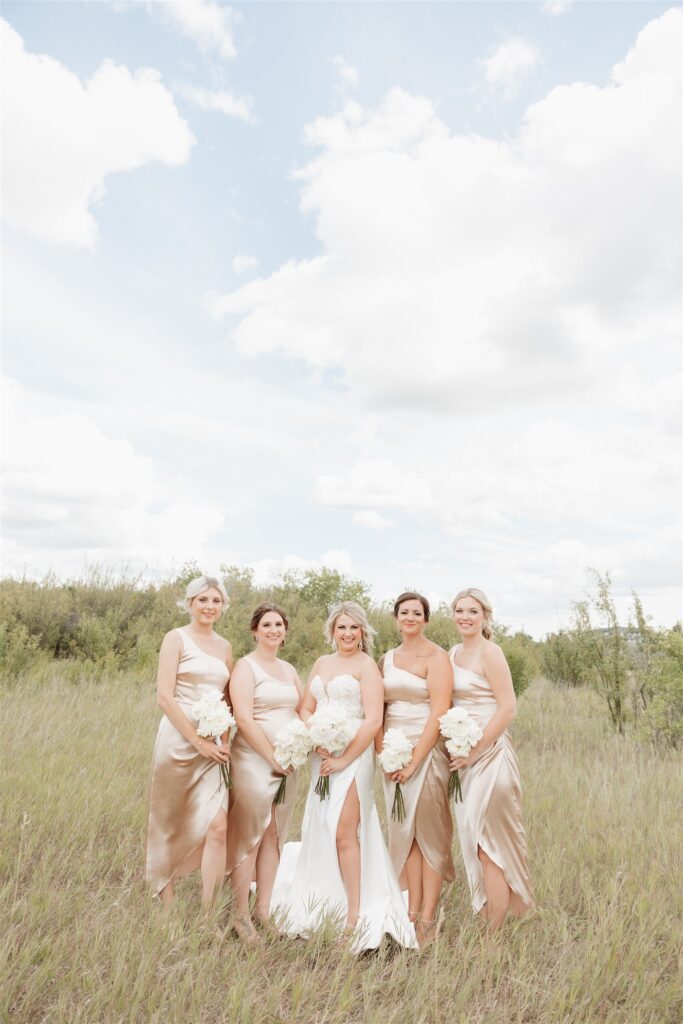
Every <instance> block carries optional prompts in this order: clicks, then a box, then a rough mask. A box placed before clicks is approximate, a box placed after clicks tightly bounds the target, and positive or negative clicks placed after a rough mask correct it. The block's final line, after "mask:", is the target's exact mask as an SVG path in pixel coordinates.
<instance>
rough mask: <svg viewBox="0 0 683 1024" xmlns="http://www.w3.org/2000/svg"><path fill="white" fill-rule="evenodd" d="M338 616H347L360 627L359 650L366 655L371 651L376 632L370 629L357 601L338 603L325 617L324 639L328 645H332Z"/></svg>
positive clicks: (363, 611) (363, 610)
mask: <svg viewBox="0 0 683 1024" xmlns="http://www.w3.org/2000/svg"><path fill="white" fill-rule="evenodd" d="M340 615H348V616H349V618H351V619H353V621H354V622H355V623H357V624H358V625H359V626H360V632H361V645H360V649H361V650H362V651H364V652H365V654H368V653H369V652H370V651H371V650H372V638H373V637H374V635H375V633H376V630H374V629H373V628H372V626H371V625H370V623H369V622H368V616H367V614H366V612H365V609H364V608H362V607H361V606H360V605H359V604H358V602H357V601H340V603H339V604H336V605H335V606H334V608H333V609H332V611H331V612H330V614H329V615H328V617H327V622H326V623H325V639H326V640H327V642H328V644H332V645H333V646H334V647H335V650H336V646H335V644H334V639H333V638H334V627H335V626H336V624H337V619H338V618H339V616H340Z"/></svg>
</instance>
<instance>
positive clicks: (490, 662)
mask: <svg viewBox="0 0 683 1024" xmlns="http://www.w3.org/2000/svg"><path fill="white" fill-rule="evenodd" d="M481 660H482V664H483V665H484V668H486V667H487V666H490V667H491V668H495V667H500V666H501V665H507V659H506V657H505V655H504V654H503V648H502V647H500V646H499V644H495V643H494V642H493V640H484V643H483V646H482V648H481Z"/></svg>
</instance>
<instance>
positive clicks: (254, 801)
mask: <svg viewBox="0 0 683 1024" xmlns="http://www.w3.org/2000/svg"><path fill="white" fill-rule="evenodd" d="M244 660H245V661H246V662H248V664H249V667H250V668H251V670H252V672H253V673H254V681H255V686H254V710H253V717H254V721H255V722H258V724H259V725H260V726H261V728H262V729H263V731H264V733H265V734H266V736H267V737H268V739H269V740H270V742H271V743H273V744H274V743H275V736H276V734H277V733H278V732H279V731H280V729H282V727H283V726H284V725H287V724H288V722H291V721H292V720H293V719H295V718H298V715H297V713H296V706H297V704H298V703H299V691H298V690H297V688H296V686H295V685H294V683H292V682H283V681H282V680H281V679H273V678H272V677H271V676H269V675H268V673H267V672H266V670H265V669H264V668H262V667H261V665H259V663H258V662H257V661H256V659H255V658H251V657H246V658H245V659H244ZM230 766H231V774H232V789H231V790H230V828H229V830H228V857H227V874H230V873H231V872H232V871H234V870H235V868H236V867H237V865H238V864H239V863H240V862H241V861H243V860H244V858H245V857H246V856H247V854H248V853H249V852H250V851H251V850H253V848H254V847H255V846H256V844H257V843H259V842H260V841H261V839H262V838H263V834H264V832H265V831H266V829H267V828H268V826H269V824H270V819H271V815H272V812H273V800H274V799H275V793H276V792H277V788H278V786H279V785H280V783H281V782H282V779H283V776H282V775H279V774H278V773H276V772H275V771H274V770H273V768H272V767H271V766H270V764H269V763H268V761H266V759H265V758H264V757H262V756H261V754H259V753H258V752H257V751H255V750H254V749H253V747H251V746H250V745H249V743H248V741H247V739H246V737H244V736H243V735H242V734H241V733H240V732H239V731H238V733H237V735H236V736H235V739H234V741H233V744H232V748H231V754H230ZM296 785H297V783H296V773H294V774H292V775H288V776H287V786H286V789H285V800H284V803H281V804H278V805H277V807H276V808H275V827H276V830H277V839H278V847H279V848H280V851H281V850H282V846H283V845H284V842H285V839H286V837H287V829H288V828H289V822H290V819H291V817H292V811H293V810H294V804H295V801H296Z"/></svg>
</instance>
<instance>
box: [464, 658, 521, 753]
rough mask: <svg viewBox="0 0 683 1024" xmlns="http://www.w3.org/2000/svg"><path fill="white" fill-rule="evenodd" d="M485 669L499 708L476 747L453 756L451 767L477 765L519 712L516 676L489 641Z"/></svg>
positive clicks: (484, 662)
mask: <svg viewBox="0 0 683 1024" xmlns="http://www.w3.org/2000/svg"><path fill="white" fill-rule="evenodd" d="M482 668H483V669H484V675H485V676H486V679H487V680H488V682H489V684H490V686H491V689H492V690H493V696H494V697H495V698H496V703H497V705H498V707H497V708H496V711H495V712H494V714H493V716H492V717H491V720H490V721H489V722H488V723H487V725H486V728H485V729H484V735H483V736H482V738H481V739H480V740H479V742H478V743H477V745H476V747H472V750H471V751H470V754H469V757H455V758H451V768H452V769H453V768H467V767H469V765H471V764H474V762H475V761H477V760H478V759H479V758H480V757H481V755H482V754H483V753H485V751H487V750H488V749H489V747H492V746H493V744H494V743H495V742H496V740H497V739H499V738H500V737H501V736H502V735H503V733H504V732H505V730H506V729H507V727H508V726H509V725H510V723H511V722H512V721H513V720H514V717H515V715H516V714H517V699H516V697H515V690H514V687H513V685H512V676H511V675H510V669H509V667H508V663H507V661H506V660H505V655H504V654H503V652H502V651H501V649H500V647H499V646H498V645H497V644H494V643H488V644H487V645H486V647H485V648H484V651H483V654H482Z"/></svg>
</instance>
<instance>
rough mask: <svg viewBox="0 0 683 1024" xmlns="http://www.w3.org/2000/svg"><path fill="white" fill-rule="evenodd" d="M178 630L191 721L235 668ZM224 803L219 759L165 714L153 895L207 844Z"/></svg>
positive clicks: (183, 697) (150, 852)
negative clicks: (194, 707)
mask: <svg viewBox="0 0 683 1024" xmlns="http://www.w3.org/2000/svg"><path fill="white" fill-rule="evenodd" d="M176 632H177V633H178V634H179V635H180V638H181V641H182V645H183V648H182V654H181V657H180V662H179V664H178V675H177V677H176V687H175V699H176V701H177V702H178V704H179V705H180V708H181V710H182V711H183V713H184V714H185V715H186V716H187V718H188V719H190V721H191V720H192V715H191V708H192V705H193V704H194V702H195V701H197V700H199V698H200V697H202V696H203V695H204V694H205V693H207V692H208V691H209V690H218V691H219V692H220V693H221V694H222V693H223V690H224V689H225V684H226V683H227V681H228V677H229V675H230V673H229V672H228V667H227V665H226V664H225V663H224V662H223V661H221V659H220V658H216V657H214V656H213V655H212V654H205V653H204V651H202V650H201V649H200V648H199V647H197V645H196V644H195V642H194V641H193V640H192V638H191V637H189V636H188V635H187V633H185V631H184V630H182V629H178V630H176ZM220 808H223V810H224V811H227V809H228V791H227V790H226V788H225V786H224V785H223V783H222V781H221V773H220V768H219V766H218V762H217V761H210V760H209V759H208V758H206V757H202V755H201V754H199V753H197V751H196V750H195V748H194V747H193V746H192V744H191V743H189V742H188V741H187V740H186V739H185V738H184V737H183V736H181V735H180V733H179V732H178V730H177V729H176V727H175V726H174V725H172V724H171V722H170V721H169V719H168V718H167V717H166V715H164V716H163V718H162V719H161V721H160V722H159V729H158V731H157V738H156V743H155V745H154V755H153V759H152V784H151V792H150V801H149V824H148V829H147V866H146V873H145V874H146V878H147V881H148V883H149V884H150V886H151V887H152V890H153V892H154V895H158V894H159V893H160V892H161V890H162V889H163V888H164V887H165V885H166V883H167V882H169V881H170V880H171V879H172V878H174V877H175V876H176V874H177V873H178V870H179V868H180V867H181V866H182V864H183V862H184V861H185V860H186V859H187V857H188V856H189V855H190V854H191V853H192V852H193V851H194V850H196V848H197V847H198V846H201V845H202V844H203V842H204V839H205V838H206V833H207V832H208V831H209V825H210V824H211V822H212V821H213V819H214V818H215V816H216V813H217V812H218V810H219V809H220Z"/></svg>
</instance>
